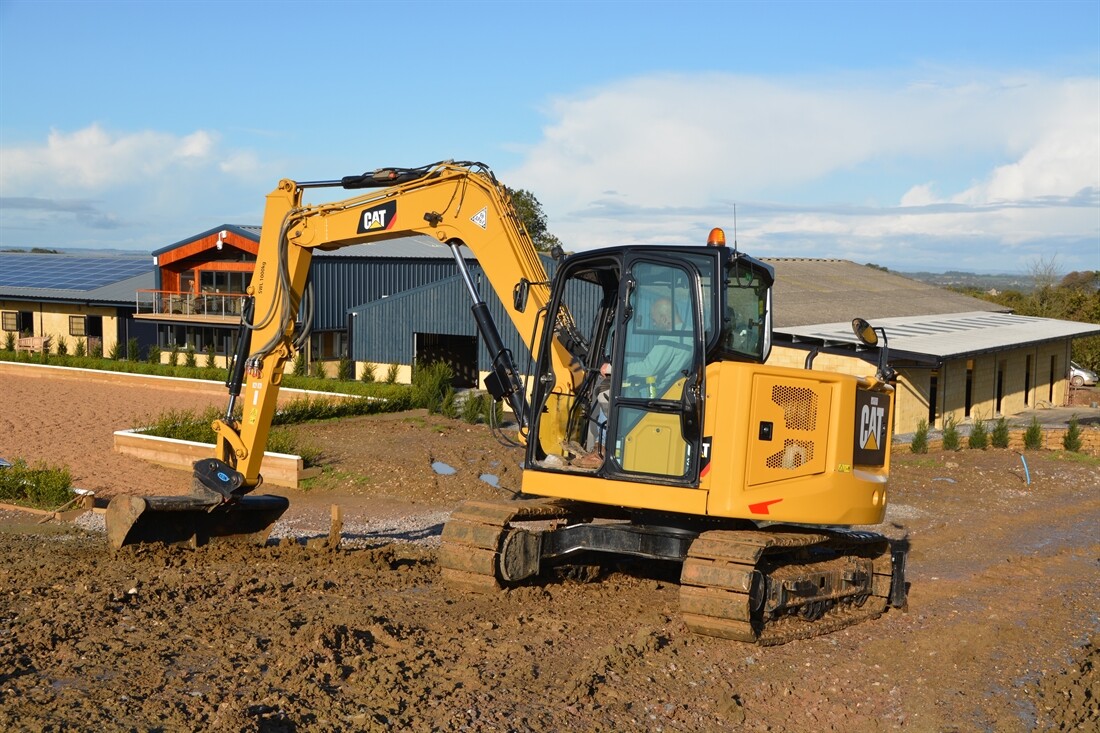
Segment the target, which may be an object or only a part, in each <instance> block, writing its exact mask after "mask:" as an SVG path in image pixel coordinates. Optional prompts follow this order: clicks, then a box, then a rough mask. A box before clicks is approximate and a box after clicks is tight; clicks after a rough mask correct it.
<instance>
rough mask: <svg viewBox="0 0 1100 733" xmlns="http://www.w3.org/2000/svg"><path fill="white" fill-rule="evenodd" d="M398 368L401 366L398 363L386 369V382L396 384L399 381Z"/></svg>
mask: <svg viewBox="0 0 1100 733" xmlns="http://www.w3.org/2000/svg"><path fill="white" fill-rule="evenodd" d="M398 368H399V366H398V365H397V364H390V366H389V368H388V369H386V384H396V383H397V370H398Z"/></svg>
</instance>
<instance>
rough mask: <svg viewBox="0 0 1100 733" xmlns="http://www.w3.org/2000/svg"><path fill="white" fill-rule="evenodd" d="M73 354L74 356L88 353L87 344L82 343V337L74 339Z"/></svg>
mask: <svg viewBox="0 0 1100 733" xmlns="http://www.w3.org/2000/svg"><path fill="white" fill-rule="evenodd" d="M73 355H74V356H87V355H88V346H87V344H85V343H84V339H77V340H76V349H75V351H74V352H73Z"/></svg>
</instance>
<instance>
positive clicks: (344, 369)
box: [336, 356, 355, 382]
mask: <svg viewBox="0 0 1100 733" xmlns="http://www.w3.org/2000/svg"><path fill="white" fill-rule="evenodd" d="M336 378H337V379H339V380H340V381H341V382H350V381H351V380H353V379H355V362H353V361H352V360H351V359H349V358H348V357H346V356H341V357H340V361H339V362H338V363H337V364H336Z"/></svg>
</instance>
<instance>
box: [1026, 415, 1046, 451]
mask: <svg viewBox="0 0 1100 733" xmlns="http://www.w3.org/2000/svg"><path fill="white" fill-rule="evenodd" d="M1042 447H1043V426H1042V425H1040V424H1039V418H1038V417H1036V416H1034V415H1032V416H1031V423H1029V424H1028V426H1027V430H1025V431H1024V448H1027V449H1028V450H1039V449H1040V448H1042Z"/></svg>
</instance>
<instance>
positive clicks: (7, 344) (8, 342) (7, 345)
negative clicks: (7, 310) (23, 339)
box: [4, 331, 15, 351]
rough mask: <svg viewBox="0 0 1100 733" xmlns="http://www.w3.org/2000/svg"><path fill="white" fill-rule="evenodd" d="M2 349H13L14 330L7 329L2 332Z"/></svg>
mask: <svg viewBox="0 0 1100 733" xmlns="http://www.w3.org/2000/svg"><path fill="white" fill-rule="evenodd" d="M4 350H5V351H15V331H8V332H7V333H6V334H4Z"/></svg>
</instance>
